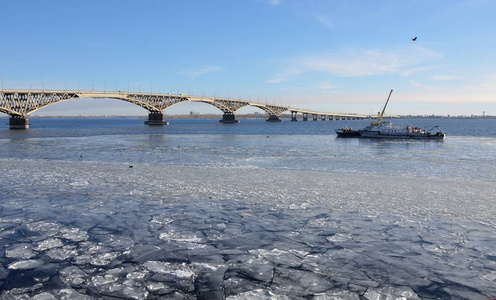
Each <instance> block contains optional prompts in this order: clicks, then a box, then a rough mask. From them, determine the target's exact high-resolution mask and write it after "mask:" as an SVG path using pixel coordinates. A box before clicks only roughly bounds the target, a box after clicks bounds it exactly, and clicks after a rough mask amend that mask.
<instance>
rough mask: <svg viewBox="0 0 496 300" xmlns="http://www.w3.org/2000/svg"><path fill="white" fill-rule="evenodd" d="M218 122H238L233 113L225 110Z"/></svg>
mask: <svg viewBox="0 0 496 300" xmlns="http://www.w3.org/2000/svg"><path fill="white" fill-rule="evenodd" d="M219 122H221V123H224V124H234V123H239V121H238V120H236V116H235V115H234V114H233V113H229V112H226V113H224V115H223V116H222V120H219Z"/></svg>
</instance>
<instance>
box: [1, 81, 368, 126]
mask: <svg viewBox="0 0 496 300" xmlns="http://www.w3.org/2000/svg"><path fill="white" fill-rule="evenodd" d="M82 98H108V99H119V100H123V101H127V102H130V103H133V104H136V105H138V106H141V107H143V108H144V109H146V110H148V112H149V114H148V120H147V121H146V122H145V124H147V125H167V124H169V122H167V121H166V120H165V119H164V114H163V112H164V110H166V109H167V108H168V107H170V106H172V105H175V104H178V103H181V102H186V101H191V102H202V103H207V104H210V105H213V106H215V107H217V108H218V109H220V110H221V111H222V112H223V113H224V115H223V116H222V120H220V122H222V123H237V122H238V120H236V116H235V113H236V111H237V110H238V109H240V108H242V107H245V106H253V107H258V108H260V109H262V110H263V111H265V112H266V113H267V115H268V116H269V117H268V119H267V121H268V122H280V121H281V118H280V116H281V114H282V113H284V112H286V111H290V112H291V121H297V120H298V119H297V114H298V113H300V114H302V115H303V120H304V121H307V120H308V116H309V115H310V116H312V119H313V120H314V121H317V120H318V119H319V118H320V119H321V120H326V119H328V120H337V119H366V118H370V116H365V115H358V114H343V113H332V112H318V111H312V110H304V109H299V108H294V107H289V106H279V105H272V104H263V103H257V102H251V101H245V100H235V99H227V98H218V97H200V96H193V95H183V94H170V93H167V94H160V93H159V94H156V93H133V92H121V91H117V92H107V91H103V92H102V91H61V90H1V91H0V112H2V113H6V114H8V115H10V120H9V128H10V129H27V128H29V119H28V116H29V115H30V114H32V113H33V112H35V111H37V110H39V109H42V108H44V107H46V106H49V105H52V104H56V103H59V102H62V101H67V100H72V99H82Z"/></svg>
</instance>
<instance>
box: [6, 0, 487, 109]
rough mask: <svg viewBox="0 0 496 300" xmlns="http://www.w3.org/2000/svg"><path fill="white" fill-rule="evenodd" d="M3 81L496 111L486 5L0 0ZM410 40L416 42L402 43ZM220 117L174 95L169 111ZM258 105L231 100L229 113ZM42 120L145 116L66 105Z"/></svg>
mask: <svg viewBox="0 0 496 300" xmlns="http://www.w3.org/2000/svg"><path fill="white" fill-rule="evenodd" d="M0 8H1V10H2V21H1V22H0V32H1V36H2V47H0V77H1V85H2V87H1V88H2V89H42V88H44V89H61V90H64V89H69V90H77V89H80V90H106V91H113V90H122V91H127V90H129V91H135V92H138V91H141V92H154V93H158V92H160V93H181V94H190V95H199V96H208V97H225V98H233V99H243V100H250V101H254V102H261V103H270V104H277V105H286V106H292V107H297V108H302V109H311V110H318V111H325V112H342V113H359V114H374V115H375V114H376V113H377V112H378V111H380V110H381V109H382V106H383V105H384V102H385V100H386V98H387V96H388V94H389V91H390V90H391V89H393V90H394V92H393V94H392V96H391V101H390V103H389V105H388V108H387V113H390V114H402V115H408V114H412V115H431V114H436V115H471V114H473V115H482V114H483V112H485V114H486V115H496V51H495V49H496V34H495V33H494V30H495V28H496V18H495V17H494V16H495V15H496V1H493V0H466V1H460V0H436V1H432V0H402V1H394V0H387V1H386V0H371V1H366V0H209V1H202V0H164V1H162V0H141V1H138V0H129V1H128V0H98V1H95V0H85V1H81V0H36V1H35V0H31V1H27V0H16V1H12V0H0ZM414 37H417V39H416V40H415V41H413V40H412V38H414ZM190 111H195V112H199V113H219V114H220V113H221V112H220V110H218V109H217V108H215V107H213V106H211V105H208V104H193V103H181V104H177V105H174V106H172V107H170V108H168V109H166V110H165V111H164V113H166V114H183V113H189V112H190ZM252 111H260V112H262V111H261V110H260V109H258V108H242V109H240V110H239V111H238V112H239V113H244V112H252ZM37 114H43V115H80V114H85V115H105V114H109V115H120V114H123V115H146V114H147V111H146V110H144V109H143V108H140V107H138V106H136V105H133V104H130V103H127V102H124V101H119V100H104V99H94V100H90V99H81V100H71V101H66V102H63V103H59V104H55V105H51V106H49V107H47V108H44V109H42V110H39V111H38V112H37Z"/></svg>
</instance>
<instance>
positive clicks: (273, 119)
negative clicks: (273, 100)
mask: <svg viewBox="0 0 496 300" xmlns="http://www.w3.org/2000/svg"><path fill="white" fill-rule="evenodd" d="M265 121H267V122H282V120H281V119H279V116H276V115H269V118H268V119H267V120H265Z"/></svg>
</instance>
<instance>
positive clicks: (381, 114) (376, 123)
mask: <svg viewBox="0 0 496 300" xmlns="http://www.w3.org/2000/svg"><path fill="white" fill-rule="evenodd" d="M392 93H393V90H391V91H390V92H389V96H388V98H387V100H386V104H384V108H383V109H382V112H381V113H380V114H379V116H378V117H377V121H375V122H372V125H380V124H381V122H382V117H383V116H384V112H385V111H386V106H387V105H388V102H389V98H391V94H392Z"/></svg>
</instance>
